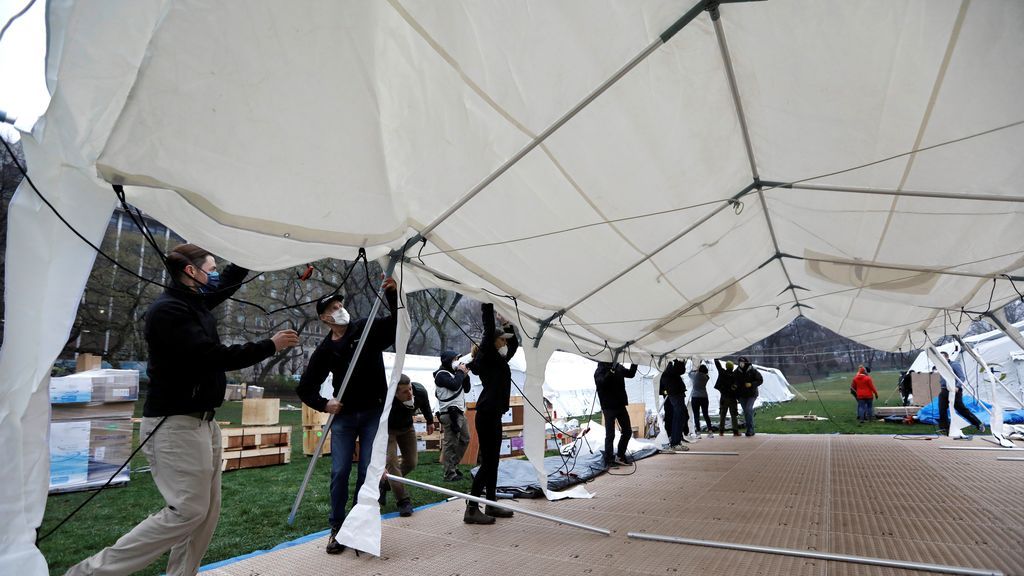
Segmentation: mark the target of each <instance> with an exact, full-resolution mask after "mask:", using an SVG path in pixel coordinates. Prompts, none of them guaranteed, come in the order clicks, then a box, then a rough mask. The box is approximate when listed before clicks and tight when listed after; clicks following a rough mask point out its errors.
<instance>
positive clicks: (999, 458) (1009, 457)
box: [996, 456, 1024, 462]
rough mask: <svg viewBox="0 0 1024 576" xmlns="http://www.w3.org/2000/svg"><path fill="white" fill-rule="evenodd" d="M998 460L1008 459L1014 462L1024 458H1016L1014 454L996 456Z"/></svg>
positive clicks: (1023, 460) (1022, 460)
mask: <svg viewBox="0 0 1024 576" xmlns="http://www.w3.org/2000/svg"><path fill="white" fill-rule="evenodd" d="M996 460H1007V461H1013V462H1024V458H1016V457H1013V456H996Z"/></svg>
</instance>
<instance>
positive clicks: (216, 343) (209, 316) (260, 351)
mask: <svg viewBox="0 0 1024 576" xmlns="http://www.w3.org/2000/svg"><path fill="white" fill-rule="evenodd" d="M247 273H248V270H246V269H245V268H240V267H238V266H235V265H233V264H232V265H229V266H228V267H227V268H226V269H225V270H224V273H223V274H221V285H223V286H227V287H228V288H227V289H226V290H223V291H218V292H215V293H211V294H200V293H198V292H193V291H192V290H191V289H190V288H189V287H187V286H185V285H184V284H181V283H178V282H176V281H175V282H174V285H173V286H174V287H173V289H168V290H165V291H164V293H163V294H161V295H160V296H158V297H157V299H156V300H155V301H154V302H153V303H152V304H151V305H150V306H149V310H147V311H146V327H145V334H146V343H147V344H148V345H149V367H148V369H147V373H148V374H149V392H148V394H147V395H146V403H145V405H144V406H143V408H142V415H143V416H150V417H152V416H173V415H175V414H188V413H189V412H203V411H206V410H213V409H215V408H217V407H218V406H220V405H221V403H223V402H224V389H225V387H226V386H227V380H226V379H225V378H224V372H226V371H228V370H239V369H241V368H246V367H248V366H252V365H253V364H257V363H259V362H260V361H262V360H265V359H267V358H269V357H271V356H273V355H274V352H275V348H274V343H273V342H272V341H271V340H270V339H267V340H261V341H259V342H248V343H246V344H236V345H234V346H225V345H223V344H221V343H220V336H219V335H218V334H217V320H216V319H215V318H214V317H213V313H212V312H210V310H211V309H213V308H214V307H216V306H217V305H219V304H220V303H221V302H224V301H225V300H227V299H228V298H230V297H231V295H232V294H234V293H235V291H236V290H238V284H239V283H240V282H241V281H242V280H244V279H245V275H246V274H247Z"/></svg>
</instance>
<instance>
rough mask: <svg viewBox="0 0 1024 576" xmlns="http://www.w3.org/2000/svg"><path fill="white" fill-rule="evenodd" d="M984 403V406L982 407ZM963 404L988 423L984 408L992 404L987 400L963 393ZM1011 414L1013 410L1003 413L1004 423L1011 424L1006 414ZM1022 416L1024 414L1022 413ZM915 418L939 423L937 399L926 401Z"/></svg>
mask: <svg viewBox="0 0 1024 576" xmlns="http://www.w3.org/2000/svg"><path fill="white" fill-rule="evenodd" d="M983 405H984V408H983V407H982V406H983ZM964 406H967V409H968V410H970V411H971V413H972V414H974V415H975V416H977V417H978V420H981V422H982V423H983V424H985V425H986V426H988V425H989V416H988V412H987V411H986V410H985V408H988V409H991V408H992V405H991V404H989V403H987V402H980V401H978V400H977V399H976V398H975V397H974V396H967V395H966V394H965V395H964ZM1018 412H1022V413H1024V410H1018ZM1009 414H1013V412H1009V413H1004V414H1003V422H1004V423H1006V424H1012V422H1010V421H1009V420H1007V416H1008V415H1009ZM1022 416H1024V415H1022ZM917 420H918V421H919V422H924V423H925V424H938V423H939V399H938V398H935V399H933V400H932V401H931V402H929V403H928V405H927V406H925V407H923V408H921V409H920V410H919V411H918V412H917Z"/></svg>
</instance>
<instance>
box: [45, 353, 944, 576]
mask: <svg viewBox="0 0 1024 576" xmlns="http://www.w3.org/2000/svg"><path fill="white" fill-rule="evenodd" d="M852 376H853V375H852V374H847V373H843V374H836V375H833V376H831V377H829V378H825V379H821V380H816V381H814V382H813V383H811V382H807V383H803V384H797V385H796V386H795V388H796V389H797V390H799V391H800V392H801V393H802V394H803V395H804V396H805V397H806V400H802V399H800V398H797V399H796V400H794V401H792V402H787V403H785V404H779V405H776V406H771V407H767V408H763V409H761V410H759V411H758V414H757V418H758V420H757V429H758V431H759V432H770V433H776V434H786V433H790V434H831V433H835V432H840V433H849V434H921V433H930V432H933V431H934V427H933V426H930V425H924V424H914V425H905V424H888V423H882V422H879V423H870V424H858V423H857V404H856V401H854V399H853V398H852V397H851V396H850V393H849V391H848V390H849V384H850V379H851V378H852ZM872 376H873V377H874V379H875V385H876V386H877V387H878V390H879V396H880V399H879V400H878V401H877V402H876V404H875V405H876V406H882V405H889V406H896V405H899V402H900V399H899V396H898V394H896V393H895V392H894V389H895V387H896V378H897V376H898V375H897V373H895V372H875V373H874V374H873V375H872ZM815 390H817V392H815ZM819 398H820V402H819ZM887 399H888V402H886V400H887ZM289 403H290V404H292V405H294V406H298V405H299V404H298V402H297V401H288V400H282V405H284V404H289ZM822 404H824V408H823V406H822ZM141 406H142V403H141V402H139V403H138V407H137V409H138V410H141ZM826 409H827V412H828V413H829V414H831V419H830V420H828V421H818V422H811V421H805V422H799V421H798V422H786V421H781V420H775V417H777V416H782V415H785V414H809V413H812V414H816V415H818V416H826V417H828V415H827V414H826ZM217 419H218V420H228V421H230V422H232V425H235V426H237V425H238V424H239V423H240V421H241V402H226V403H225V404H224V406H223V407H222V408H221V409H220V410H219V411H218V412H217ZM595 419H596V420H600V416H599V414H598V415H596V418H595ZM281 424H282V425H291V426H292V461H291V463H290V464H286V465H282V466H270V467H267V468H255V469H249V470H235V471H232V472H226V473H225V474H224V476H223V488H222V495H223V504H222V507H221V516H220V523H219V525H218V526H217V532H216V534H214V537H213V542H212V544H211V545H210V549H209V551H208V552H207V554H206V557H205V558H204V563H206V564H209V563H211V562H216V561H218V560H223V559H226V558H232V557H235V556H240V555H242V554H247V553H249V552H252V551H254V550H261V549H267V548H272V547H274V546H276V545H277V544H280V543H281V542H285V541H288V540H292V539H295V538H299V537H301V536H304V535H306V534H310V533H313V532H318V531H321V530H325V529H326V528H327V514H328V512H329V509H330V499H329V495H328V486H329V482H330V480H329V476H330V474H329V473H330V460H329V459H326V458H325V459H321V461H320V462H319V463H318V465H317V468H316V473H315V474H314V476H313V479H312V481H311V482H310V485H309V488H308V489H307V491H306V495H305V497H304V499H303V501H302V506H301V508H300V509H299V513H298V515H297V517H296V519H295V524H294V525H292V526H289V525H288V522H287V518H288V512H289V510H290V509H291V505H292V502H293V501H294V499H295V494H296V491H297V490H298V487H299V484H300V483H301V482H302V478H303V476H304V475H305V472H306V466H307V465H308V463H309V457H307V456H304V455H303V454H302V436H301V434H302V423H301V412H299V411H294V412H288V411H283V412H281ZM137 435H138V427H137V426H136V439H135V441H136V443H137V442H138V437H137ZM551 454H553V452H551V453H549V455H551ZM146 465H147V462H146V459H145V458H144V457H143V456H141V454H140V455H139V456H137V457H136V458H135V460H134V461H133V462H132V467H133V468H141V467H143V466H146ZM442 473H443V469H442V467H441V465H440V464H439V463H438V454H437V452H425V453H421V454H420V461H419V466H418V467H417V469H416V470H415V471H414V472H413V473H412V474H411V475H410V477H411V478H414V479H417V480H421V481H423V482H427V483H430V484H436V485H443V486H445V487H447V488H451V489H453V490H458V491H461V492H468V491H469V488H470V481H469V480H468V479H464V480H462V481H460V482H452V483H445V482H442V481H441V478H442ZM467 478H468V475H467ZM352 483H353V485H354V483H355V473H353V474H352ZM88 495H89V493H75V494H61V495H54V496H51V497H50V498H49V499H48V500H47V504H46V515H45V517H44V519H43V526H42V531H41V533H45V532H46V531H48V530H49V529H50V528H51V527H53V526H54V525H56V523H57V522H59V521H60V520H61V519H63V518H64V517H65V516H66V515H67V514H68V513H69V512H70V511H71V510H73V509H74V508H75V507H76V506H77V505H78V504H79V503H80V502H82V500H84V499H85V498H86V497H88ZM410 495H411V496H412V498H413V502H414V503H415V505H417V506H419V505H422V504H427V503H430V502H437V501H440V500H442V499H443V497H441V496H440V495H438V494H435V493H433V492H428V491H425V490H420V489H418V488H410ZM162 507H163V499H162V498H161V497H160V494H159V492H158V491H157V490H156V487H155V485H154V484H153V480H152V478H151V477H150V476H149V474H148V473H145V472H139V473H133V474H132V479H131V482H129V483H128V485H127V486H124V487H119V488H110V489H108V490H106V491H105V492H104V493H102V494H100V495H99V496H98V497H97V498H96V499H95V500H93V502H91V503H90V504H89V505H88V506H86V507H85V508H84V509H83V510H82V511H81V512H79V513H78V515H77V516H75V518H73V519H72V520H71V521H70V522H69V523H68V524H66V525H65V526H64V527H62V528H61V529H60V530H59V531H58V532H56V533H55V534H54V535H53V536H51V537H50V538H49V539H47V540H46V541H45V542H43V543H42V545H41V549H42V551H43V554H44V555H45V556H46V559H47V561H48V562H49V563H50V573H51V574H63V573H64V571H65V570H67V568H68V567H69V566H71V565H72V564H74V563H75V562H78V561H80V560H82V559H84V558H85V557H87V556H89V555H90V554H93V553H95V552H97V551H99V550H100V549H101V548H103V547H105V546H108V545H110V544H113V543H114V542H115V541H116V540H117V539H118V538H119V537H120V536H121V535H123V534H124V533H126V532H128V530H130V529H131V528H132V527H133V526H135V524H137V523H138V522H140V521H141V520H143V519H144V518H145V517H146V516H148V515H149V514H152V513H153V512H156V511H157V510H159V509H160V508H162ZM394 511H395V502H394V498H389V500H388V504H387V505H386V506H385V507H384V508H383V512H385V513H387V512H394ZM165 566H166V556H165V557H164V558H162V559H161V560H159V561H157V562H155V563H154V564H152V565H151V566H150V568H149V569H147V570H145V571H143V572H140V574H160V573H162V571H163V569H164V567H165Z"/></svg>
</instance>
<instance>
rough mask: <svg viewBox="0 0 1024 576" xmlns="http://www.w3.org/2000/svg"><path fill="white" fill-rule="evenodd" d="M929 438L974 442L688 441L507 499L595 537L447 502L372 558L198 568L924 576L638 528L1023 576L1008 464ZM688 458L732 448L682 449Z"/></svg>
mask: <svg viewBox="0 0 1024 576" xmlns="http://www.w3.org/2000/svg"><path fill="white" fill-rule="evenodd" d="M942 445H946V446H964V445H969V446H981V445H983V443H982V442H981V441H980V440H974V441H972V442H953V441H948V440H945V439H939V440H933V441H901V440H897V439H894V438H890V437H888V436H824V435H822V436H764V435H758V436H755V437H753V438H746V437H741V438H734V437H728V436H727V437H723V438H715V439H714V440H702V441H701V442H700V443H698V444H695V445H691V453H688V454H662V455H658V456H655V457H653V458H648V459H646V460H642V461H640V462H639V463H638V464H637V467H636V470H635V472H633V470H632V468H631V467H629V468H622V469H619V470H616V471H615V472H614V475H612V474H606V475H603V476H601V477H599V478H597V479H596V480H595V481H593V482H592V483H590V484H588V485H587V489H588V490H590V491H591V492H592V493H594V494H595V498H593V499H589V500H563V501H560V502H547V501H545V500H524V501H519V502H517V504H518V505H519V506H522V507H524V508H529V509H536V510H538V511H543V512H545V513H547V514H552V515H555V516H561V517H564V518H566V519H571V520H576V521H579V522H583V523H587V524H591V525H595V526H600V527H604V528H608V529H610V530H612V535H611V536H610V537H606V536H601V535H598V534H593V533H589V532H584V531H581V530H578V529H575V528H571V527H567V526H562V525H558V524H554V523H552V522H548V521H545V520H541V519H539V518H532V517H529V516H525V515H522V514H518V515H516V517H515V518H513V519H510V520H499V521H498V523H497V524H495V525H493V526H468V525H466V524H463V523H462V512H463V510H464V504H463V503H462V502H450V503H447V504H442V505H440V506H435V507H433V508H429V509H426V510H421V511H417V512H416V514H415V515H413V516H412V517H411V518H396V519H392V520H387V521H385V522H384V532H383V540H382V555H381V557H380V558H374V557H371V556H369V555H366V554H364V555H362V556H361V557H358V558H357V557H356V556H355V555H354V554H353V553H352V552H351V551H348V552H345V553H344V554H342V555H340V556H327V555H326V554H325V553H324V551H323V548H324V545H325V543H326V538H320V539H318V540H316V541H315V542H309V543H306V544H301V545H298V546H294V547H291V548H287V549H284V550H281V551H277V552H272V553H267V554H263V555H259V556H254V557H252V558H248V559H245V560H240V561H238V562H235V563H232V564H228V565H226V566H223V567H221V568H217V569H214V570H211V571H208V572H205V573H204V574H209V575H211V576H268V575H277V574H281V575H296V576H304V575H320V574H343V573H344V574H348V573H352V574H375V575H380V576H390V575H399V574H418V575H419V574H422V575H433V574H439V575H444V576H452V575H456V576H473V575H477V574H480V575H484V574H486V575H492V574H506V575H510V576H517V575H520V574H522V575H524V576H525V575H534V574H558V575H560V576H561V575H567V576H575V575H581V576H605V575H612V574H627V575H634V574H635V575H639V574H668V575H683V574H694V575H700V576H716V575H723V576H724V575H728V576H735V574H744V575H745V576H751V575H755V576H756V575H761V576H775V575H780V576H781V575H786V576H788V575H796V576H867V575H871V576H876V575H881V576H903V575H911V574H914V575H917V574H924V572H918V571H908V570H901V569H893V568H883V567H878V566H865V565H858V564H851V563H846V562H837V561H825V560H816V559H807V558H797V557H792V556H779V555H772V554H764V553H757V552H740V551H731V550H722V549H714V548H708V547H701V546H691V545H681V544H671V543H661V542H648V541H640V540H634V539H629V538H627V536H626V534H627V532H641V533H648V534H659V535H666V536H679V537H685V538H695V539H702V540H716V541H723V542H731V543H740V544H750V545H758V546H774V547H780V548H791V549H799V550H812V551H818V552H831V553H837V554H849V555H856V556H870V557H876V558H887V559H897V560H907V561H913V562H923V563H931V564H946V565H955V566H966V567H974V568H988V569H997V570H1002V571H1003V572H1004V573H1005V574H1021V575H1024V482H1022V480H1024V463H1022V462H1001V461H997V460H996V456H998V455H999V454H998V452H990V451H962V450H940V449H939V446H942ZM701 450H705V451H734V452H738V453H739V455H738V456H712V455H700V454H695V453H694V452H698V451H701ZM630 472H633V473H630Z"/></svg>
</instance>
